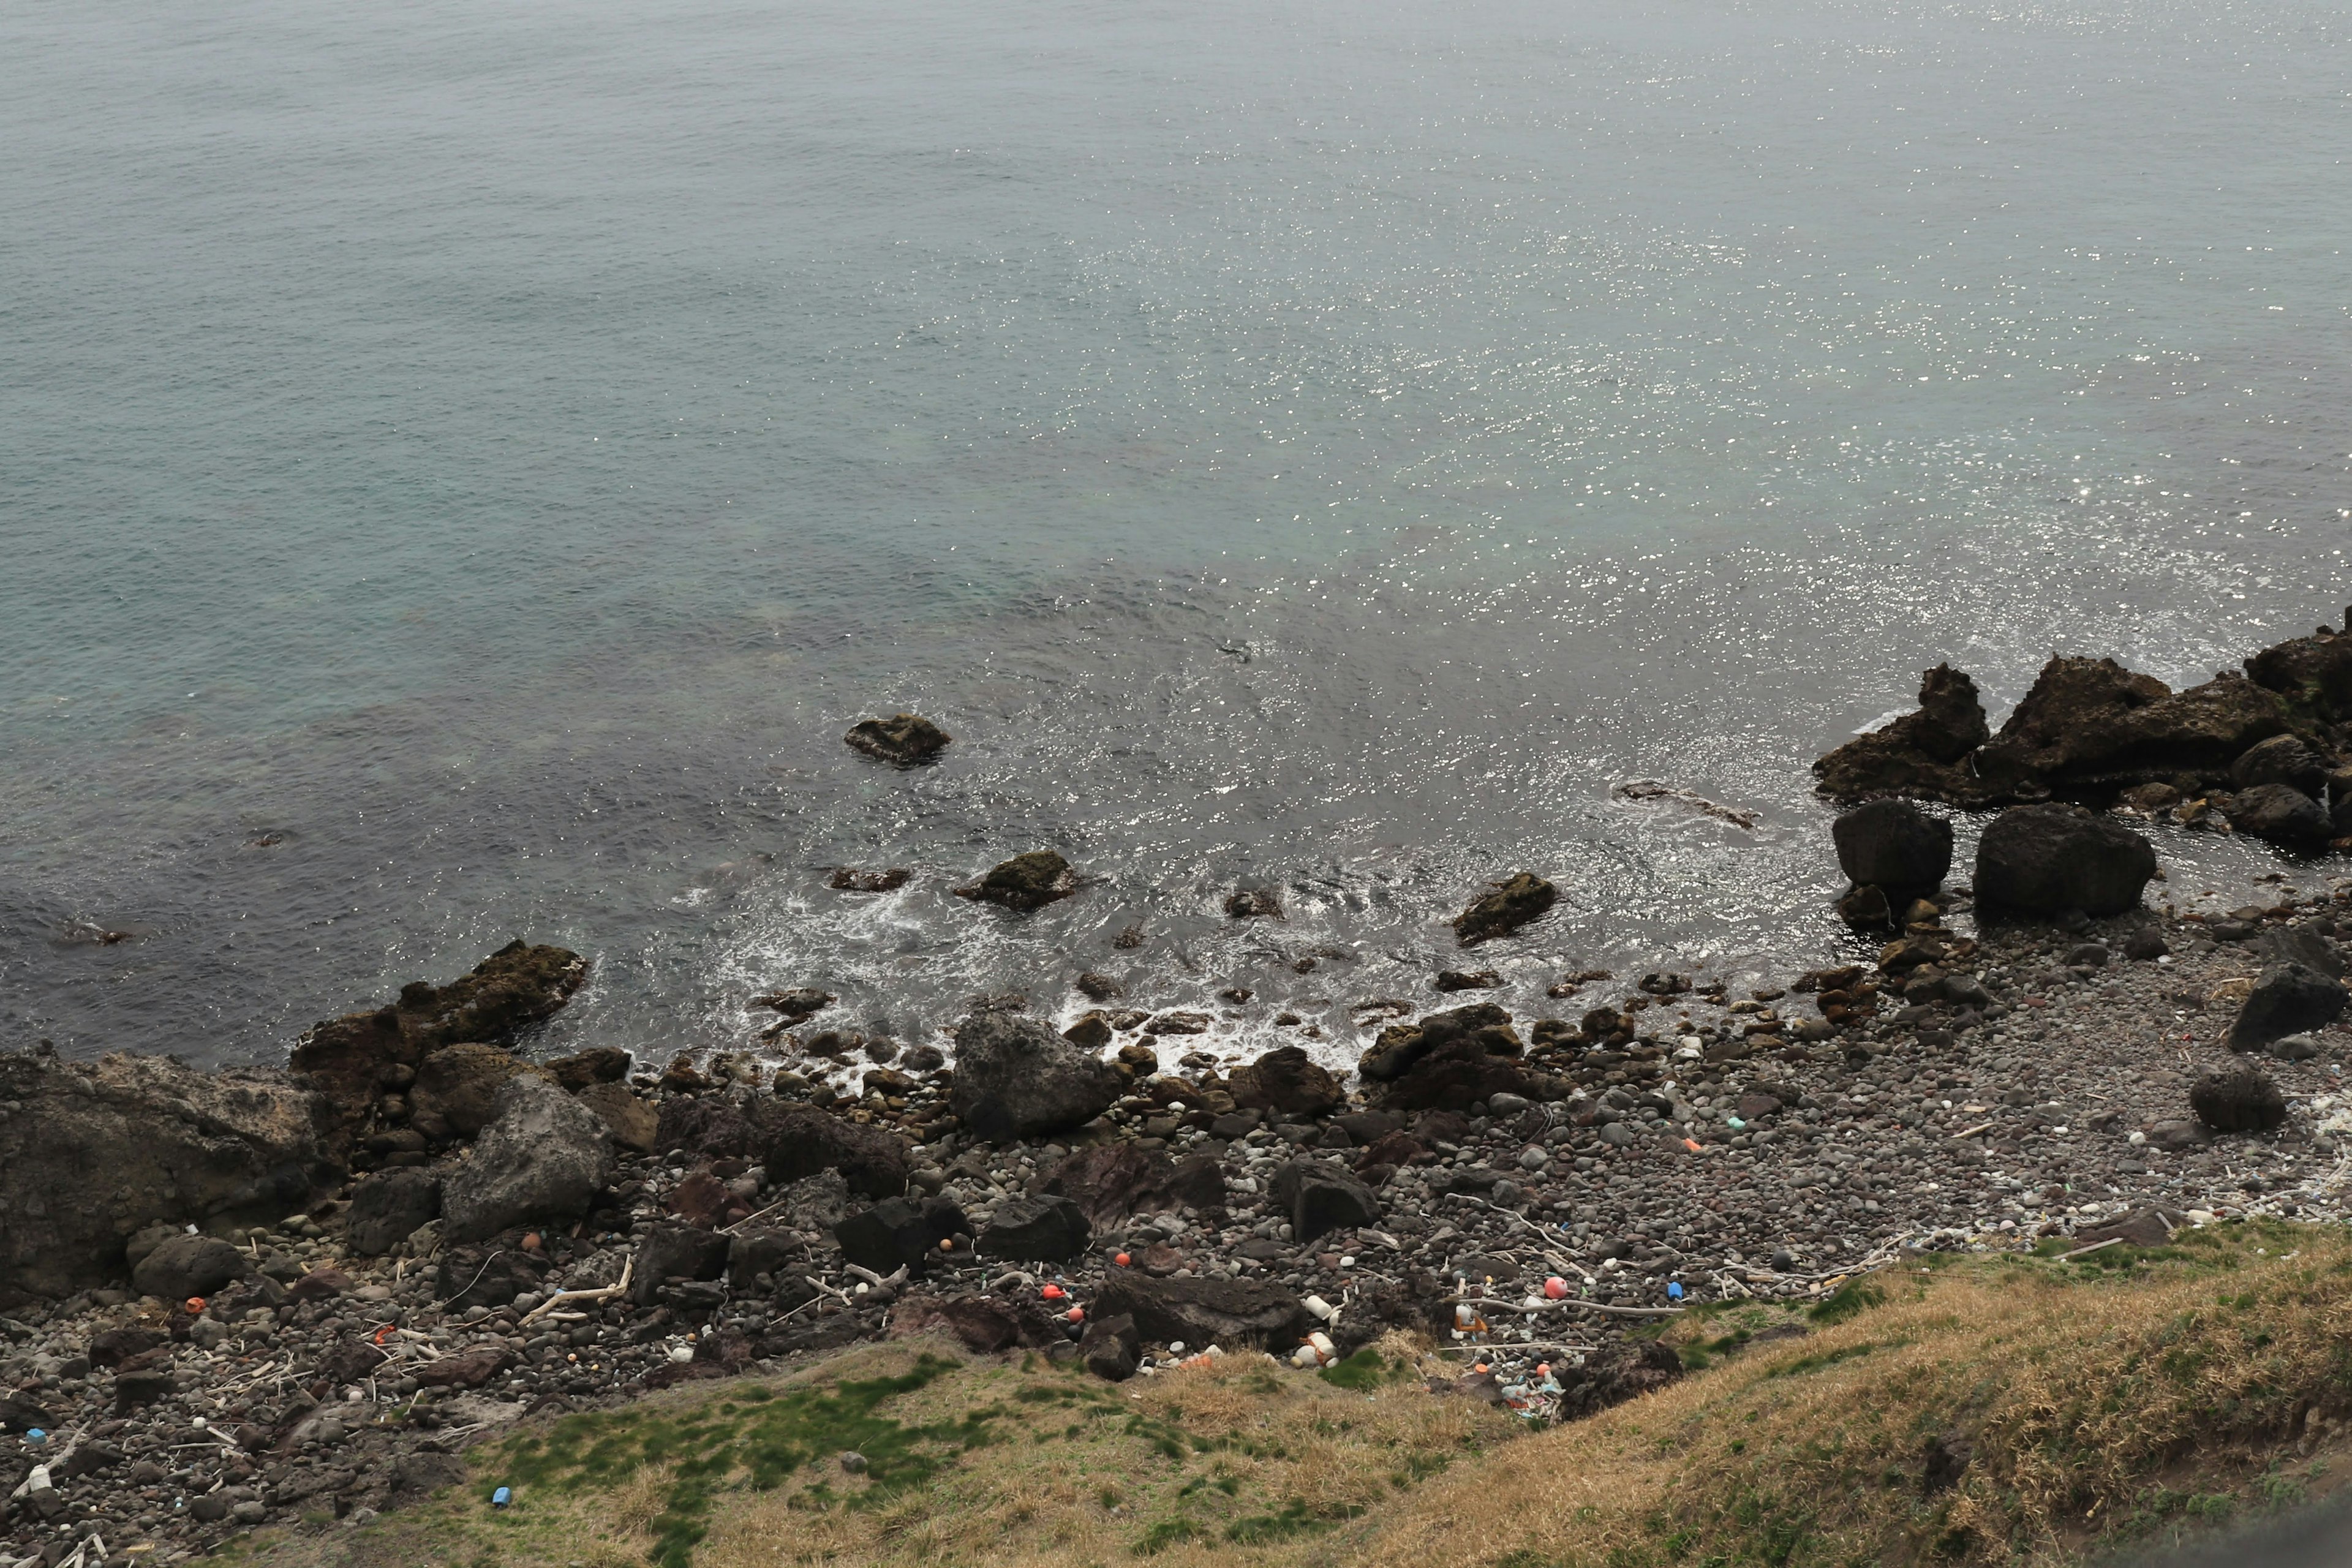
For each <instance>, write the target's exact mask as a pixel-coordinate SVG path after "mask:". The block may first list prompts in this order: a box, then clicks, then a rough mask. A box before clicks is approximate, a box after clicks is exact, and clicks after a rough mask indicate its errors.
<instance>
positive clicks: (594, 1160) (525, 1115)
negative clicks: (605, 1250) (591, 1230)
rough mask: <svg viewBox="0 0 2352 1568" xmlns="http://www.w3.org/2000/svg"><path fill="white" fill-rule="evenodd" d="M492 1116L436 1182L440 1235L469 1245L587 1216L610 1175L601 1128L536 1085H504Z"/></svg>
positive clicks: (553, 1091)
mask: <svg viewBox="0 0 2352 1568" xmlns="http://www.w3.org/2000/svg"><path fill="white" fill-rule="evenodd" d="M494 1110H495V1112H496V1117H495V1120H493V1121H491V1123H490V1124H489V1126H488V1127H487V1128H486V1129H484V1130H483V1132H482V1135H481V1137H480V1138H479V1139H478V1141H477V1142H475V1144H474V1147H473V1151H472V1152H471V1153H470V1154H469V1155H468V1156H467V1158H466V1159H465V1160H463V1161H460V1162H459V1163H457V1164H456V1165H454V1166H452V1167H451V1168H450V1170H449V1172H448V1174H447V1175H446V1177H444V1178H443V1181H442V1184H441V1210H442V1234H443V1235H445V1236H446V1237H449V1238H450V1239H451V1240H453V1241H474V1240H478V1239H480V1238H481V1237H488V1236H495V1235H496V1234H498V1233H499V1231H501V1230H504V1229H506V1228H508V1227H509V1226H517V1225H520V1224H522V1223H524V1222H525V1221H527V1220H529V1221H553V1220H576V1219H579V1218H580V1217H581V1216H583V1215H585V1214H587V1212H588V1210H589V1207H590V1205H591V1204H592V1203H593V1200H594V1198H595V1196H596V1194H597V1193H598V1191H599V1190H601V1189H602V1188H603V1187H604V1184H605V1182H606V1181H607V1180H609V1179H610V1177H611V1175H612V1171H613V1155H612V1150H611V1147H610V1145H609V1144H608V1143H607V1142H606V1141H605V1137H604V1123H603V1122H601V1121H597V1120H596V1117H595V1114H594V1113H593V1111H591V1110H588V1108H587V1107H585V1106H583V1105H582V1104H581V1103H580V1102H579V1101H578V1100H574V1099H572V1097H571V1096H570V1095H568V1094H566V1093H564V1092H563V1091H562V1089H558V1088H556V1087H555V1086H554V1085H553V1084H551V1083H549V1082H547V1081H545V1080H544V1079H539V1078H517V1079H511V1080H509V1082H508V1083H507V1085H506V1086H505V1087H504V1088H503V1089H499V1094H498V1098H497V1100H496V1101H495V1102H494Z"/></svg>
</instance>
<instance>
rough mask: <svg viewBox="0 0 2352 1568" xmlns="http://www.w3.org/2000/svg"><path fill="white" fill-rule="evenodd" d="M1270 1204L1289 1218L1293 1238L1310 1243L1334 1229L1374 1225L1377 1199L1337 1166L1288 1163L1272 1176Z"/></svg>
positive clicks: (1378, 1213) (1378, 1207) (1378, 1215)
mask: <svg viewBox="0 0 2352 1568" xmlns="http://www.w3.org/2000/svg"><path fill="white" fill-rule="evenodd" d="M1273 1196H1274V1201H1275V1203H1276V1205H1279V1206H1280V1207H1281V1208H1282V1209H1283V1210H1284V1211H1285V1212H1286V1214H1287V1215H1289V1217H1290V1225H1291V1232H1292V1236H1293V1237H1294V1238H1295V1239H1296V1240H1297V1241H1299V1242H1302V1243H1304V1242H1309V1241H1313V1240H1314V1239H1315V1238H1316V1237H1318V1236H1322V1235H1324V1234H1325V1233H1326V1232H1328V1231H1334V1230H1353V1229H1355V1228H1357V1227H1358V1226H1368V1225H1378V1224H1379V1223H1380V1219H1381V1205H1380V1200H1379V1199H1378V1198H1376V1197H1374V1196H1373V1195H1372V1189H1371V1188H1370V1187H1368V1186H1366V1185H1365V1184H1363V1183H1361V1182H1360V1181H1358V1180H1357V1179H1356V1178H1355V1177H1353V1176H1351V1175H1349V1173H1347V1172H1345V1171H1344V1170H1341V1169H1340V1168H1339V1166H1337V1165H1329V1164H1325V1163H1322V1162H1321V1161H1316V1160H1290V1161H1286V1162H1285V1163H1283V1165H1282V1166H1281V1167H1280V1168H1279V1169H1277V1170H1276V1172H1275V1173H1274V1190H1273Z"/></svg>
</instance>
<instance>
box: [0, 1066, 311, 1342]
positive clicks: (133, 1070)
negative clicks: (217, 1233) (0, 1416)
mask: <svg viewBox="0 0 2352 1568" xmlns="http://www.w3.org/2000/svg"><path fill="white" fill-rule="evenodd" d="M0 1101H5V1102H9V1103H10V1104H11V1106H12V1109H11V1110H10V1112H9V1114H8V1115H6V1116H5V1118H0V1193H5V1194H6V1202H5V1203H0V1310H9V1309H12V1308H15V1307H17V1306H20V1305H22V1304H23V1303H25V1302H26V1301H28V1300H36V1299H39V1298H45V1297H48V1298H54V1297H59V1296H67V1295H70V1294H72V1293H73V1292H75V1291H78V1290H83V1289H90V1288H92V1287H96V1286H100V1285H104V1284H106V1283H107V1282H108V1281H109V1280H110V1279H118V1278H120V1276H121V1271H122V1270H123V1268H124V1267H125V1263H126V1259H125V1257H124V1244H125V1243H126V1242H127V1241H128V1240H129V1238H130V1237H132V1236H134V1235H135V1234H137V1233H138V1232H140V1231H141V1230H142V1229H144V1228H146V1227H148V1226H152V1225H155V1224H157V1223H159V1222H162V1223H168V1224H171V1225H174V1226H176V1225H183V1224H188V1223H199V1224H208V1225H218V1226H223V1227H226V1226H232V1225H263V1224H269V1223H272V1222H275V1221H277V1220H278V1219H281V1218H283V1217H284V1216H286V1215H289V1214H295V1213H299V1212H300V1211H301V1210H303V1209H305V1208H307V1207H308V1206H309V1205H310V1199H311V1195H312V1194H313V1192H314V1191H315V1190H317V1189H318V1188H320V1187H323V1186H325V1185H326V1184H329V1183H330V1182H331V1181H333V1180H339V1179H340V1173H339V1172H338V1171H337V1170H336V1169H335V1165H334V1162H333V1161H332V1159H331V1156H330V1153H329V1151H328V1148H327V1146H326V1145H325V1143H324V1142H322V1140H321V1139H320V1134H319V1131H318V1121H319V1120H320V1119H322V1118H323V1117H324V1116H325V1115H326V1110H325V1108H324V1106H323V1105H322V1104H321V1102H320V1100H319V1098H318V1097H317V1096H316V1095H315V1094H314V1093H312V1092H311V1091H310V1090H309V1089H303V1088H299V1087H298V1086H297V1085H295V1084H294V1083H292V1082H290V1081H289V1079H288V1078H287V1077H286V1075H284V1074H282V1073H277V1072H268V1071H259V1070H232V1071H228V1072H220V1073H205V1072H198V1071H196V1070H195V1069H194V1068H188V1067H184V1066H183V1065H181V1064H180V1063H178V1062H175V1061H173V1060H171V1059H169V1058H163V1057H130V1056H120V1055H116V1056H108V1057H106V1058H101V1059H100V1060H99V1061H97V1062H95V1063H68V1062H64V1061H61V1060H59V1059H58V1058H57V1057H56V1056H55V1055H54V1054H51V1053H48V1052H44V1051H31V1052H5V1053H0ZM100 1173H102V1176H101V1175H100Z"/></svg>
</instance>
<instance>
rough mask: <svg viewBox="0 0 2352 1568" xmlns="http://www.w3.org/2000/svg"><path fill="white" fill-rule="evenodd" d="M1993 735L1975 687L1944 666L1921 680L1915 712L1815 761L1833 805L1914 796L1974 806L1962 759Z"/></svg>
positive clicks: (1977, 793)
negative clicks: (1868, 799)
mask: <svg viewBox="0 0 2352 1568" xmlns="http://www.w3.org/2000/svg"><path fill="white" fill-rule="evenodd" d="M1990 735H1991V730H1990V727H1989V726H1988V725H1987V724H1986V722H1985V713H1984V704H1983V702H1982V701H1981V700H1979V697H1978V696H1977V687H1976V682H1975V681H1973V680H1971V679H1969V677H1968V676H1967V675H1965V674H1963V673H1961V672H1960V671H1959V670H1957V669H1954V668H1952V667H1951V666H1949V665H1948V664H1939V665H1937V667H1936V668H1933V669H1931V670H1928V671H1927V672H1926V674H1924V675H1922V676H1921V677H1920V679H1919V709H1918V711H1916V712H1914V713H1906V714H1905V715H1904V716H1903V717H1902V718H1900V719H1897V720H1895V721H1893V722H1892V723H1890V724H1886V725H1885V726H1883V727H1881V728H1879V729H1876V730H1874V731H1870V732H1869V733H1868V734H1865V735H1857V736H1855V737H1854V738H1853V740H1851V741H1848V742H1845V744H1843V745H1842V746H1840V747H1838V748H1837V749H1836V750H1834V751H1832V752H1829V753H1828V754H1827V755H1826V756H1823V757H1822V759H1821V760H1820V761H1819V762H1816V763H1814V764H1813V773H1814V776H1815V777H1817V778H1818V779H1819V780H1820V781H1821V783H1820V785H1819V788H1820V790H1821V792H1822V794H1823V795H1828V796H1830V797H1831V798H1832V799H1834V800H1862V799H1865V798H1867V797H1869V796H1872V795H1916V796H1921V797H1924V798H1927V799H1930V800H1948V801H1953V802H1956V803H1958V804H1962V805H1967V804H1973V803H1975V802H1977V801H1978V800H1979V799H1980V798H1981V796H1982V795H1983V793H1984V792H1983V789H1982V786H1981V785H1979V784H1978V782H1977V781H1976V779H1975V778H1974V777H1973V776H1972V775H1971V774H1970V773H1969V770H1968V768H1967V766H1966V765H1965V763H1963V761H1962V759H1964V758H1965V757H1967V756H1968V754H1969V752H1972V751H1974V750H1976V749H1977V748H1978V747H1979V746H1981V745H1983V744H1984V743H1985V742H1986V740H1987V739H1989V738H1990Z"/></svg>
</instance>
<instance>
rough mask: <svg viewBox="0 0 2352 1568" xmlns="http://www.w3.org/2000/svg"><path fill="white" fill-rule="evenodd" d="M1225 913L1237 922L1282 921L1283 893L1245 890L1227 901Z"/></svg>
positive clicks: (1258, 889) (1271, 890) (1277, 890)
mask: <svg viewBox="0 0 2352 1568" xmlns="http://www.w3.org/2000/svg"><path fill="white" fill-rule="evenodd" d="M1225 913H1227V914H1229V915H1231V916H1232V917H1233V918H1234V919H1235V920H1237V921H1244V920H1255V919H1265V920H1277V921H1278V920H1280V919H1282V892H1281V889H1276V888H1244V889H1242V890H1241V891H1239V892H1237V893H1233V894H1229V895H1228V896H1227V897H1226V899H1225Z"/></svg>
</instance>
